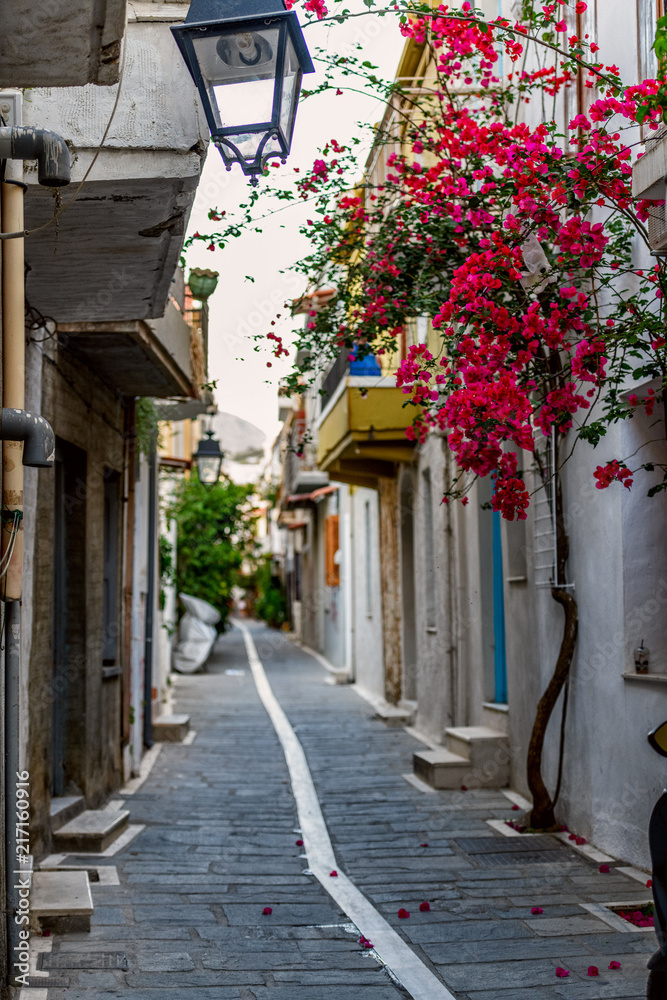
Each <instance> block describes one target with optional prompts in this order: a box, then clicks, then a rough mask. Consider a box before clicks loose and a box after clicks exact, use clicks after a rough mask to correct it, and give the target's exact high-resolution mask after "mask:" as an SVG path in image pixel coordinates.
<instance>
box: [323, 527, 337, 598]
mask: <svg viewBox="0 0 667 1000" xmlns="http://www.w3.org/2000/svg"><path fill="white" fill-rule="evenodd" d="M324 532H325V533H324V549H325V562H326V582H327V587H339V586H340V565H339V564H338V563H337V562H336V561H335V556H336V553H337V552H338V547H339V545H338V514H331V515H330V516H329V517H328V518H327V519H326V521H325V522H324Z"/></svg>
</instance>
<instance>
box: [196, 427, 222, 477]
mask: <svg viewBox="0 0 667 1000" xmlns="http://www.w3.org/2000/svg"><path fill="white" fill-rule="evenodd" d="M224 457H225V456H224V454H223V452H222V451H220V444H219V442H218V441H216V440H215V438H214V437H213V431H206V437H205V438H202V440H201V441H200V442H199V447H198V448H197V451H196V452H195V455H194V460H195V462H196V463H197V473H198V475H199V482H200V483H203V484H204V486H215V484H216V483H217V481H218V480H219V479H220V467H221V466H222V460H223V458H224Z"/></svg>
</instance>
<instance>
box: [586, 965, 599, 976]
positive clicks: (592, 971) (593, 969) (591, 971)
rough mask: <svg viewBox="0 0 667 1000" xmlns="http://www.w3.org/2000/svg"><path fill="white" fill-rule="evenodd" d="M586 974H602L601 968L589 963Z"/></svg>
mask: <svg viewBox="0 0 667 1000" xmlns="http://www.w3.org/2000/svg"><path fill="white" fill-rule="evenodd" d="M586 975H587V976H599V975H600V970H599V969H598V967H597V965H589V966H588V972H587V973H586Z"/></svg>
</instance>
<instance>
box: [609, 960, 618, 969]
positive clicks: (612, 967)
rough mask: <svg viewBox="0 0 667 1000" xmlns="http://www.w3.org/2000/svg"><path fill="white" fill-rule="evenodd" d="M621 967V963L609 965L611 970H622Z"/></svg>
mask: <svg viewBox="0 0 667 1000" xmlns="http://www.w3.org/2000/svg"><path fill="white" fill-rule="evenodd" d="M620 967H621V963H620V962H610V963H609V968H610V969H620Z"/></svg>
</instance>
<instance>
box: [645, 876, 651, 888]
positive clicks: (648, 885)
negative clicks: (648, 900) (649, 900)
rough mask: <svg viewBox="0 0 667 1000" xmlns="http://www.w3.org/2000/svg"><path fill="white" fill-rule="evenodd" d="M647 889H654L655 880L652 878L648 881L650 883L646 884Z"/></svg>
mask: <svg viewBox="0 0 667 1000" xmlns="http://www.w3.org/2000/svg"><path fill="white" fill-rule="evenodd" d="M646 888H647V889H652V888H653V879H652V878H650V879H649V880H648V882H647V883H646Z"/></svg>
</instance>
